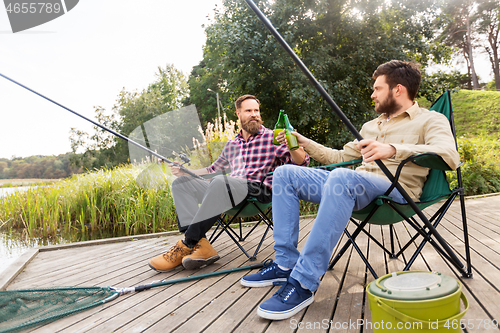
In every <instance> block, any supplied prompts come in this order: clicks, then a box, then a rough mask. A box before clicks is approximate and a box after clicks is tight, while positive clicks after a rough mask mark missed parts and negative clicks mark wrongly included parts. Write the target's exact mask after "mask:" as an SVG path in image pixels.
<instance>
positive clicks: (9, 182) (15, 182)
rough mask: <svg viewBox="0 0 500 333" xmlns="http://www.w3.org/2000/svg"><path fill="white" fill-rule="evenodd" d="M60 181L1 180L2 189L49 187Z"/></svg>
mask: <svg viewBox="0 0 500 333" xmlns="http://www.w3.org/2000/svg"><path fill="white" fill-rule="evenodd" d="M59 180H60V179H40V178H27V179H20V178H16V179H0V188H8V187H21V186H38V185H47V184H53V183H56V182H58V181H59Z"/></svg>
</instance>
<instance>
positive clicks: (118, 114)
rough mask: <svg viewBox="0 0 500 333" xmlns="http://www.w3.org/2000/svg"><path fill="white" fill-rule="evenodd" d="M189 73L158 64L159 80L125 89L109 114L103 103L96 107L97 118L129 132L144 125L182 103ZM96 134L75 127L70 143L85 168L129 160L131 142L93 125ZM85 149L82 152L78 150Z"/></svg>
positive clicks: (117, 130)
mask: <svg viewBox="0 0 500 333" xmlns="http://www.w3.org/2000/svg"><path fill="white" fill-rule="evenodd" d="M188 93H189V90H188V84H187V78H186V76H185V75H184V74H183V73H182V72H181V71H179V70H177V69H176V68H175V67H174V66H173V65H169V64H167V66H166V67H165V68H161V67H158V73H156V80H155V81H154V82H153V83H152V84H150V85H149V86H148V87H147V88H146V89H144V90H143V91H141V92H129V91H126V90H122V91H121V92H120V94H119V95H118V98H117V101H116V104H115V105H114V107H113V109H112V110H111V114H107V113H106V110H105V109H103V108H101V107H96V108H95V114H96V116H95V117H96V121H97V122H98V123H100V124H102V125H104V126H105V127H108V128H110V129H112V130H114V131H116V132H118V133H120V134H123V135H125V136H128V135H129V134H130V133H131V132H132V131H133V130H134V129H135V128H137V127H138V126H141V124H144V123H145V122H147V121H148V120H151V119H153V118H155V117H157V116H159V115H161V114H164V113H165V112H168V111H172V110H175V109H178V108H181V107H182V102H183V101H184V100H186V98H187V96H188ZM94 130H95V132H94V134H93V135H89V134H88V133H85V132H83V131H79V130H77V129H72V132H71V137H70V140H71V147H72V150H73V152H74V153H75V155H74V157H73V160H72V161H73V163H74V164H75V165H76V166H82V167H83V168H85V169H94V168H100V167H102V166H106V167H108V168H111V167H114V166H116V165H119V164H122V163H128V162H130V161H129V151H128V143H127V142H126V141H125V140H123V139H121V138H118V137H116V136H114V135H112V134H110V133H109V132H107V131H106V130H104V129H101V128H99V127H97V126H96V127H95V128H94ZM80 150H83V152H82V154H80V155H78V154H76V153H77V152H78V151H80Z"/></svg>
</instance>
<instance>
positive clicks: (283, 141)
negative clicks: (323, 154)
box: [276, 131, 311, 148]
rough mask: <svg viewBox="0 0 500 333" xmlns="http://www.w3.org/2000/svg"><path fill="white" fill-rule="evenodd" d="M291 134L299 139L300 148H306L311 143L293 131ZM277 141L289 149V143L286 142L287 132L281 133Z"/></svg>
mask: <svg viewBox="0 0 500 333" xmlns="http://www.w3.org/2000/svg"><path fill="white" fill-rule="evenodd" d="M291 134H293V135H295V136H296V137H297V142H298V143H299V147H302V148H305V147H307V145H308V144H309V142H310V141H311V140H310V139H308V138H306V137H305V136H303V135H302V134H299V133H298V132H295V131H292V132H291ZM276 141H278V142H279V143H280V144H285V145H287V147H288V142H287V141H286V135H285V131H281V132H280V133H279V134H278V136H277V137H276Z"/></svg>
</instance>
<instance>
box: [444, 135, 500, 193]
mask: <svg viewBox="0 0 500 333" xmlns="http://www.w3.org/2000/svg"><path fill="white" fill-rule="evenodd" d="M499 148H500V144H499V143H498V142H497V141H496V140H492V139H490V138H488V137H484V136H483V137H465V136H464V137H460V138H459V139H458V152H459V153H460V159H461V161H462V162H463V163H464V164H463V165H462V182H463V186H464V190H465V195H479V194H488V193H495V192H500V165H499V163H498V162H497V161H498V160H499V159H498V158H499V157H500V150H499ZM448 180H449V182H450V186H451V187H452V188H454V187H457V184H458V180H457V176H456V173H455V172H449V173H448Z"/></svg>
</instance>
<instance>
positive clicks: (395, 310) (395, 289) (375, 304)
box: [366, 271, 469, 333]
mask: <svg viewBox="0 0 500 333" xmlns="http://www.w3.org/2000/svg"><path fill="white" fill-rule="evenodd" d="M366 292H367V293H368V301H369V306H370V311H371V314H372V319H371V322H370V324H371V326H372V328H373V332H374V333H379V332H418V333H430V332H432V333H439V332H457V333H459V332H462V330H461V329H460V319H461V318H462V317H463V316H464V314H465V312H466V311H467V310H468V308H469V302H468V301H467V298H466V297H465V295H464V293H463V292H462V285H461V284H460V282H458V281H457V280H455V279H453V278H451V277H449V276H447V275H444V274H441V273H437V272H417V271H412V272H398V273H392V274H388V275H385V276H382V277H380V278H378V279H377V280H375V281H373V282H371V283H370V284H369V285H368V286H367V287H366ZM460 300H462V302H463V304H464V308H465V309H464V310H463V311H460ZM367 324H368V323H367Z"/></svg>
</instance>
